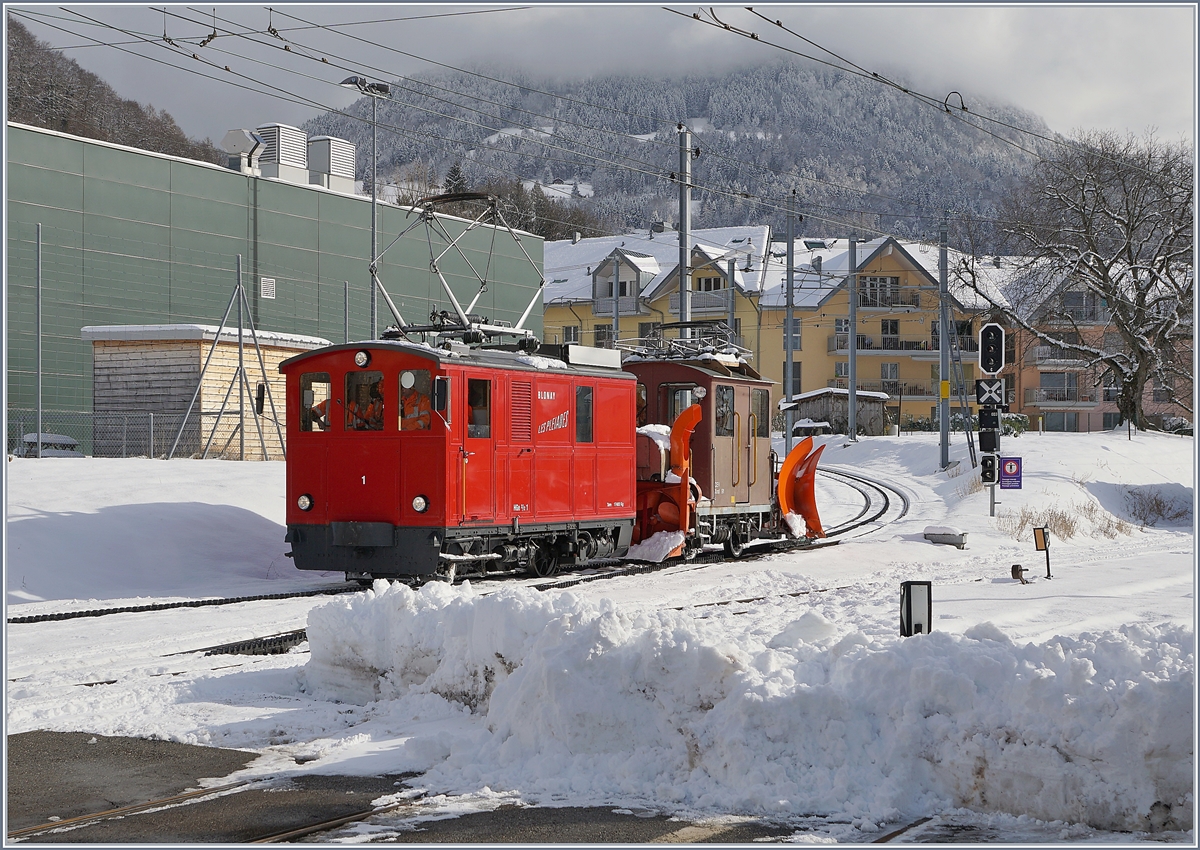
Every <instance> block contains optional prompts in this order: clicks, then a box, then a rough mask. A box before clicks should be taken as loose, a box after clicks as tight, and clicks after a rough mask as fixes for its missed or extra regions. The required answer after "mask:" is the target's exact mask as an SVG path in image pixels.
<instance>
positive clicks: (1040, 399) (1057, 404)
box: [1025, 387, 1098, 410]
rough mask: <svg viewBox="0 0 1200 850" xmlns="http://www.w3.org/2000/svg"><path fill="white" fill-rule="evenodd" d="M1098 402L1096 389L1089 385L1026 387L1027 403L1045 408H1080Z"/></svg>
mask: <svg viewBox="0 0 1200 850" xmlns="http://www.w3.org/2000/svg"><path fill="white" fill-rule="evenodd" d="M1097 404H1098V402H1097V400H1096V391H1095V390H1094V389H1089V388H1087V387H1083V388H1080V387H1026V388H1025V405H1026V406H1027V407H1040V408H1042V409H1043V410H1079V409H1080V408H1092V407H1095V406H1096V405H1097Z"/></svg>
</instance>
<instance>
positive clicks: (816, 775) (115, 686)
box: [5, 431, 1195, 843]
mask: <svg viewBox="0 0 1200 850" xmlns="http://www.w3.org/2000/svg"><path fill="white" fill-rule="evenodd" d="M825 439H827V440H828V441H829V443H828V448H827V449H826V451H825V455H824V457H823V458H822V465H823V466H837V467H844V468H846V469H848V470H854V471H858V472H861V473H863V474H866V475H870V476H873V477H875V478H877V479H879V480H882V481H887V482H889V483H891V484H893V485H895V486H898V487H899V488H901V489H902V490H903V491H905V492H906V493H908V494H909V495H910V498H911V500H912V508H911V509H910V511H909V514H908V516H907V517H905V518H904V519H903V520H901V521H899V522H898V523H894V524H892V525H889V526H886V527H884V528H881V529H878V530H876V531H874V532H873V533H872V534H870V535H869V536H866V537H860V538H857V539H854V540H848V541H846V542H843V543H841V544H839V545H837V546H833V547H829V548H824V549H821V550H818V551H813V552H808V553H795V554H789V555H777V556H772V557H770V558H767V559H765V560H761V561H750V562H741V563H738V564H733V565H719V566H705V567H702V568H698V567H696V566H694V565H693V566H689V567H687V568H674V569H670V570H667V571H664V572H660V573H655V574H649V575H644V576H640V577H632V578H627V579H616V580H608V581H600V582H593V583H590V584H584V585H580V586H577V587H575V588H572V589H571V590H570V591H569V592H537V591H533V590H529V589H527V588H524V587H522V586H521V584H520V582H513V583H509V584H501V585H499V586H497V585H496V584H494V583H492V584H487V585H486V586H485V585H483V584H477V585H476V586H471V585H469V584H463V585H461V586H456V587H453V588H450V587H447V586H445V585H436V586H430V587H428V588H426V589H424V590H422V591H420V592H417V593H414V592H412V591H410V590H408V589H407V588H405V587H403V586H400V585H395V586H391V587H388V586H386V585H385V584H383V583H377V585H376V587H375V588H374V589H373V590H372V591H367V592H363V593H361V594H354V595H351V596H345V597H338V598H336V599H334V600H333V601H329V600H328V599H318V600H311V599H302V600H289V601H283V602H281V601H275V602H257V603H246V604H242V605H236V606H224V607H220V608H200V609H182V610H176V611H171V612H166V613H162V612H158V613H127V614H120V615H114V616H110V617H106V618H102V619H94V618H87V619H76V620H68V621H63V622H50V623H37V624H12V625H8V626H6V679H7V692H6V697H7V698H6V718H7V732H8V733H10V734H11V733H14V732H22V731H29V730H33V729H49V730H61V731H87V732H94V733H97V734H106V735H133V736H146V737H150V736H157V737H162V738H167V739H170V740H177V741H183V742H187V743H198V744H208V745H214V746H223V747H236V748H242V749H248V750H254V751H256V752H259V753H261V758H260V759H259V760H258V761H256V762H255V763H254V764H253V765H251V767H250V768H248V769H247V771H245V775H246V776H251V777H253V776H268V775H280V774H284V773H294V772H302V771H309V772H321V773H351V774H355V773H356V774H378V773H399V772H402V771H420V772H422V774H423V775H422V776H421V778H420V779H419V781H417V782H416V783H415V786H414V787H415V789H418V790H420V791H423V792H424V793H425V794H426V796H425V800H426V801H427V802H426V804H425V805H427V806H428V807H429V810H430V812H431V814H433V813H445V812H447V811H450V812H452V811H467V810H477V809H479V808H489V807H492V806H495V805H499V804H502V803H509V802H514V801H522V802H527V803H531V804H540V805H613V806H615V807H623V808H629V809H631V810H632V809H638V810H645V809H652V810H657V811H662V812H673V813H678V814H681V815H683V816H687V817H704V816H713V817H721V816H726V817H729V816H745V815H756V816H764V815H765V816H770V817H774V818H778V819H780V820H784V821H788V820H792V821H794V822H795V823H796V829H797V838H796V840H798V841H812V840H836V841H842V842H860V841H870V840H872V839H873V838H876V837H878V836H879V835H880V834H882V832H883V831H886V830H887V829H890V828H891V825H895V824H900V823H909V822H911V821H913V820H915V819H916V818H919V817H923V816H928V815H938V816H940V820H941V821H942V822H944V823H949V822H951V821H952V822H954V823H958V824H966V825H967V826H968V827H970V828H972V829H974V833H970V832H968V833H964V834H975V835H987V836H989V837H991V838H992V840H1002V841H1038V842H1041V841H1066V842H1096V841H1119V842H1122V843H1123V842H1127V841H1132V840H1140V839H1145V838H1151V837H1152V838H1154V839H1157V840H1161V839H1164V838H1165V839H1167V840H1171V841H1179V842H1189V843H1190V842H1192V841H1193V839H1194V834H1193V833H1192V832H1184V831H1181V830H1183V829H1187V830H1190V828H1191V826H1192V809H1193V805H1194V801H1193V798H1192V796H1191V793H1192V788H1193V778H1194V755H1193V753H1194V715H1193V696H1194V690H1195V656H1194V640H1195V637H1194V636H1195V629H1194V620H1195V596H1194V584H1195V582H1194V564H1195V547H1194V519H1193V513H1192V510H1191V508H1192V504H1193V498H1194V495H1193V486H1194V481H1193V477H1194V474H1195V457H1194V454H1193V451H1194V446H1193V442H1192V441H1191V440H1190V439H1187V438H1180V437H1174V436H1166V435H1154V434H1136V435H1134V437H1133V439H1132V440H1128V439H1127V437H1126V434H1125V433H1124V432H1123V431H1122V432H1114V433H1107V434H1087V435H1084V434H1079V435H1075V434H1072V435H1067V434H1045V435H1038V434H1027V435H1024V436H1022V437H1020V438H1017V439H1013V438H1006V440H1005V445H1004V451H1003V453H1004V454H1006V455H1017V456H1020V457H1022V458H1023V461H1024V487H1023V489H1022V490H1020V491H1015V490H1004V491H997V496H998V498H999V500H1000V504H999V505H998V507H997V514H998V516H997V517H996V518H995V519H993V518H990V517H989V516H988V494H987V491H986V490H978V489H977V488H976V487H972V486H971V481H972V479H973V477H977V473H974V476H973V474H972V473H970V472H969V471H964V472H963V473H962V474H958V475H955V474H954V472H953V471H952V472H951V473H950V474H947V473H943V472H939V471H938V469H937V466H938V457H939V454H938V449H937V446H936V435H905V436H901V437H894V438H891V437H889V438H872V439H863V440H860V441H859V442H857V443H855V444H849V445H846V443H845V439H844V438H837V437H831V438H825ZM951 457H952V459H956V460H960V461H962V463H961V464H960V468H964V467H967V466H968V465H969V462H968V461H967V458H966V446H965V445H964V444H963V443H962V442H961V438H959V439H958V441H957V442H955V444H954V445H953V446H952V452H951ZM7 472H8V478H7V487H8V491H7V499H8V513H7V515H8V520H9V521H8V525H7V562H6V575H5V584H6V590H7V613H8V616H9V617H12V616H19V615H28V614H35V613H44V612H51V611H66V610H75V609H88V608H96V607H108V606H114V607H115V606H121V605H130V604H134V603H135V601H136V602H137V603H143V602H148V601H151V600H154V601H159V600H174V599H188V598H196V597H203V596H227V595H241V594H259V593H272V592H279V591H282V590H289V589H293V588H299V587H312V586H318V585H321V584H329V583H334V582H338V581H340V578H341V577H340V576H338V575H325V576H322V575H316V574H305V573H299V572H298V571H296V570H294V569H293V568H292V566H291V562H290V560H288V559H287V558H285V557H284V556H283V553H284V552H285V551H286V548H287V547H286V544H284V543H283V541H282V538H283V517H284V503H283V473H284V471H283V466H282V464H274V463H257V464H256V463H246V464H238V463H230V462H221V461H207V462H198V461H170V462H166V461H149V460H136V459H134V460H104V459H87V460H74V459H43V460H41V461H37V460H22V459H17V460H11V461H10V462H9V463H8V469H7ZM972 490H975V492H972ZM1155 497H1157V498H1158V499H1160V500H1161V505H1162V506H1165V511H1166V513H1169V514H1170V513H1175V514H1180V513H1182V515H1179V516H1176V517H1175V518H1174V519H1159V520H1156V524H1155V525H1153V526H1151V525H1144V524H1143V523H1141V522H1139V521H1138V520H1136V519H1135V516H1136V515H1137V514H1139V512H1144V511H1142V510H1141V509H1144V508H1145V507H1146V506H1147V505H1151V506H1153V499H1154V498H1155ZM856 498H857V496H856V494H855V493H854V492H853V491H851V490H849V489H848V488H846V487H844V486H842V485H839V484H836V483H834V482H833V481H831V480H829V479H824V480H822V481H821V483H820V484H819V487H818V500H819V504H820V508H821V512H822V518H823V519H824V520H825V522H826V524H832V523H836V522H839V521H842V520H845V519H848V518H849V517H851V516H853V515H854V514H855V513H856V512H857V510H858V506H859V505H860V504H861V500H859V501H858V502H857V503H856ZM1172 506H1173V507H1174V510H1172ZM1048 510H1057V511H1058V512H1059V513H1060V519H1061V520H1062V521H1071V520H1074V521H1075V524H1076V528H1075V533H1074V536H1073V537H1071V538H1070V539H1062V537H1061V536H1054V535H1052V537H1051V550H1050V554H1051V570H1052V573H1053V576H1054V577H1053V579H1046V578H1045V570H1046V564H1045V559H1044V556H1043V554H1042V553H1040V552H1036V551H1034V546H1033V540H1032V532H1031V531H1029V530H1028V528H1026V529H1025V530H1024V531H1023V533H1022V534H1021V535H1020V537H1019V538H1016V537H1014V536H1013V535H1012V534H1011V533H1009V531H1008V530H1007V529H1010V528H1012V527H1013V526H1014V525H1015V522H1013V521H1012V517H1014V516H1017V515H1019V514H1020V513H1021V512H1022V511H1025V513H1026V514H1030V515H1033V517H1034V518H1035V519H1036V518H1037V517H1038V516H1042V515H1044V512H1046V511H1048ZM929 525H936V526H949V527H952V528H955V529H957V530H960V531H965V532H967V533H968V545H967V547H966V548H965V549H963V550H958V549H955V548H953V547H949V546H935V545H933V544H931V543H929V542H927V541H926V540H925V539H924V538H923V535H922V532H923V531H924V529H925V527H926V526H929ZM1013 564H1023V565H1024V566H1025V567H1026V568H1028V570H1029V572H1028V574H1027V575H1028V578H1029V583H1028V584H1021V583H1020V582H1018V581H1016V580H1014V579H1012V578H1011V567H1012V565H1013ZM909 579H916V580H929V581H932V582H933V618H934V631H933V633H931V634H929V635H923V636H916V637H911V638H900V637H899V635H898V618H899V606H898V596H899V585H900V582H901V581H904V580H909ZM716 603H725V604H716ZM304 626H307V628H308V632H309V638H310V642H309V644H306V645H304V646H302V647H300V648H299V649H298V650H297V651H294V652H293V653H291V654H288V655H284V656H274V657H240V656H235V657H231V656H214V657H208V658H206V657H203V656H201V655H197V654H195V653H191V652H189V650H194V649H196V648H198V647H204V646H211V645H214V644H218V643H222V642H226V641H233V640H241V639H245V638H249V637H253V636H260V635H267V634H273V633H278V632H283V631H287V630H290V629H295V628H300V627H304ZM173 653H182V654H178V655H174V654H173ZM95 682H105V683H110V682H111V684H103V685H96V686H93V687H84V688H81V687H78V685H79V684H81V683H95ZM404 793H406V794H410V795H411V794H414V793H415V791H413V790H409V791H405V792H404ZM813 815H820V816H822V817H821V818H812V817H805V816H813ZM1164 828H1165V830H1166V831H1165V832H1163V831H1161V830H1163V829H1164ZM388 829H389V827H387V826H386V825H385V826H380V825H379V824H378V823H377V824H376V825H375V826H371V827H367V826H362V827H358V828H357V829H356V830H352V831H349V832H347V833H346V835H347V837H348V840H358V841H361V840H364V839H367V838H376V839H377V838H384V837H386V835H387V834H388ZM1150 830H1156V832H1154V833H1153V835H1150V834H1148V832H1149V831H1150ZM905 838H911V840H913V841H920V840H922V839H921V829H920V828H918V829H915V830H913V831H912V832H911V833H909V834H906V836H905V837H903V838H901V839H899V840H905Z"/></svg>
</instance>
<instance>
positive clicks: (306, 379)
mask: <svg viewBox="0 0 1200 850" xmlns="http://www.w3.org/2000/svg"><path fill="white" fill-rule="evenodd" d="M332 388H333V384H332V383H331V382H330V380H329V373H328V372H305V373H304V374H303V375H301V376H300V430H301V431H328V430H329V405H330V404H332V400H331V399H330V397H329V396H330V390H331V389H332Z"/></svg>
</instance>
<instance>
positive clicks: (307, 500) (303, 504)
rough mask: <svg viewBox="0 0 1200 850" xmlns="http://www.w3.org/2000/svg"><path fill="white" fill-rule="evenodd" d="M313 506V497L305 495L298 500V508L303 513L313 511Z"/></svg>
mask: <svg viewBox="0 0 1200 850" xmlns="http://www.w3.org/2000/svg"><path fill="white" fill-rule="evenodd" d="M312 505H313V501H312V496H310V495H308V494H307V493H304V494H303V495H301V496H300V498H299V499H297V500H296V507H298V508H299V509H300V510H302V511H311V510H312Z"/></svg>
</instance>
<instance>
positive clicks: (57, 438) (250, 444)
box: [7, 408, 282, 460]
mask: <svg viewBox="0 0 1200 850" xmlns="http://www.w3.org/2000/svg"><path fill="white" fill-rule="evenodd" d="M254 418H255V417H254V416H253V415H249V416H247V417H246V429H245V435H244V447H245V448H244V451H245V455H244V458H243V454H242V452H243V439H242V437H243V435H242V434H241V433H240V424H239V420H238V416H237V413H236V411H234V412H233V413H232V414H231V413H230V412H229V411H226V412H225V414H224V416H222V417H221V419H220V422H219V424H218V421H217V413H216V412H206V413H203V414H199V415H198V414H196V413H192V415H191V416H190V417H189V418H188V422H187V426H186V427H185V428H184V430H183V433H182V434H180V430H179V429H180V425H181V424H182V422H183V419H184V415H183V414H182V413H152V412H150V411H146V410H130V411H124V412H121V413H92V412H90V411H70V410H43V411H42V456H43V457H77V456H88V457H161V458H165V457H167V456H168V455H171V454H172V448H174V454H173V456H174V457H210V458H223V459H226V460H239V459H245V460H262V459H263V452H262V448H261V445H260V443H259V437H258V429H257V426H256V425H255V422H254ZM260 421H261V424H262V426H263V435H264V440H265V441H266V444H267V458H268V459H270V460H281V459H282V453H281V452H280V451H279V440H278V438H277V435H276V432H275V425H274V423H273V422H271V421H270V420H265V419H264V420H260ZM214 426H217V427H214ZM7 437H8V439H7V451H8V453H9V454H10V455H15V456H17V457H37V445H38V444H37V411H36V410H28V409H13V408H10V409H9V411H8V435H7ZM176 438H178V440H179V443H178V445H176V443H175V441H176Z"/></svg>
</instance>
